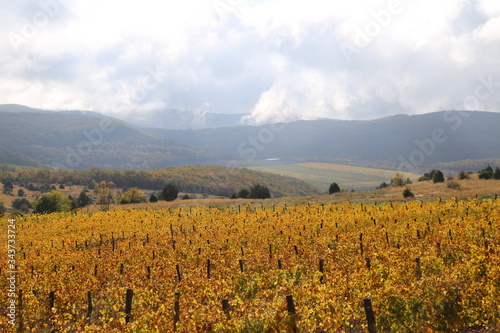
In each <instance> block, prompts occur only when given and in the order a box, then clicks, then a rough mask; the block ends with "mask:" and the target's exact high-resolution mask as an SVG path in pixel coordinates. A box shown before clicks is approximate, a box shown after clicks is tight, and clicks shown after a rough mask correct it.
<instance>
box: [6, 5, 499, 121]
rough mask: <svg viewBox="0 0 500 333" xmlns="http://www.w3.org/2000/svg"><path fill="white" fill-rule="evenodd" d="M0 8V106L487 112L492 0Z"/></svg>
mask: <svg viewBox="0 0 500 333" xmlns="http://www.w3.org/2000/svg"><path fill="white" fill-rule="evenodd" d="M0 5H1V8H2V11H1V12H0V21H1V22H2V24H1V25H0V37H1V39H0V78H1V80H0V104H12V103H14V104H22V105H27V106H30V107H35V108H44V109H51V110H56V109H57V110H76V109H78V110H91V111H97V112H101V113H104V114H107V115H111V116H114V117H118V118H125V117H129V116H131V115H134V116H135V117H137V116H138V115H141V116H143V117H147V115H148V113H149V112H152V111H156V110H162V109H179V110H190V111H195V112H199V113H205V112H214V113H248V115H247V116H246V117H245V122H247V123H252V124H262V123H267V122H280V121H293V120H297V119H316V118H318V117H329V118H336V119H374V118H379V117H384V116H388V115H393V114H421V113H427V112H434V111H440V110H450V109H459V110H485V111H495V112H499V111H500V1H497V0H440V1H434V0H432V1H431V0H418V1H417V0H400V1H398V0H383V1H379V0H349V1H337V0H330V1H325V0H307V1H306V0H183V1H162V2H160V1H154V0H141V1H130V0H120V1H115V0H99V1H97V0H85V1H76V0H40V1H29V0H16V1H10V0H0Z"/></svg>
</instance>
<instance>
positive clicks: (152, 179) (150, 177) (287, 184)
mask: <svg viewBox="0 0 500 333" xmlns="http://www.w3.org/2000/svg"><path fill="white" fill-rule="evenodd" d="M2 170H4V171H2ZM3 179H9V180H11V181H14V182H16V183H20V184H29V183H37V184H44V183H46V184H66V185H82V186H90V185H91V184H93V183H99V182H101V181H112V182H114V183H115V184H116V186H117V187H119V188H130V187H138V188H140V189H145V190H156V191H157V190H161V189H163V188H164V187H165V185H166V184H167V183H174V184H175V185H177V187H178V188H179V190H180V191H181V192H188V193H200V194H204V195H215V196H224V197H230V196H231V195H232V194H233V193H235V192H237V191H238V190H240V189H241V188H247V189H248V188H250V187H251V186H252V185H254V184H260V185H264V186H267V187H268V188H269V191H270V192H271V196H272V197H283V196H304V195H317V194H321V193H322V192H321V191H320V190H318V189H317V188H315V187H314V186H312V185H310V184H308V183H306V182H304V181H302V180H299V179H296V178H291V177H286V176H280V175H276V174H272V173H266V172H259V171H254V170H248V169H245V168H226V167H219V166H212V165H208V166H207V165H198V166H183V167H167V168H163V169H158V170H151V171H144V170H143V171H140V170H115V169H106V170H103V169H95V168H94V169H89V170H81V171H76V170H49V169H35V168H22V167H14V166H8V165H0V180H3Z"/></svg>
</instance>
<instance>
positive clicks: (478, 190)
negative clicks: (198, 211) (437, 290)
mask: <svg viewBox="0 0 500 333" xmlns="http://www.w3.org/2000/svg"><path fill="white" fill-rule="evenodd" d="M455 181H456V182H458V183H459V184H460V187H461V189H451V188H448V186H447V183H446V182H444V183H436V184H434V183H433V182H432V181H424V182H417V183H413V184H410V185H408V187H409V188H410V190H411V191H412V192H413V194H414V195H415V197H414V198H411V199H404V198H403V190H404V189H405V187H388V188H383V189H376V190H366V191H356V192H348V191H343V192H341V193H336V194H332V195H319V196H307V197H283V198H274V199H266V200H253V199H221V198H206V199H187V200H181V199H178V200H175V201H171V202H166V201H159V202H156V203H150V202H147V203H140V204H127V205H119V204H113V205H111V207H110V209H113V210H115V209H161V208H177V207H195V206H217V207H221V206H222V207H223V206H236V205H250V206H260V205H264V206H269V205H284V204H287V205H301V204H321V203H342V202H345V201H349V202H353V203H356V202H365V203H375V202H384V201H405V200H423V201H427V200H436V199H437V198H438V197H441V198H442V199H443V200H445V199H449V198H453V197H457V198H458V199H467V198H475V197H476V196H478V197H491V196H495V195H496V194H500V180H493V179H490V180H482V179H478V175H470V179H465V180H455ZM18 189H19V187H18V186H15V187H14V191H13V192H12V193H13V194H17V190H18ZM82 189H83V187H82V186H71V187H66V189H64V190H59V189H58V191H61V192H62V193H64V194H66V195H71V196H72V197H73V198H77V197H78V195H79V194H80V192H81V191H82ZM24 190H25V192H26V196H25V198H27V199H28V200H30V201H32V200H33V199H34V198H35V197H36V196H39V195H40V192H38V191H33V192H31V191H27V190H26V189H24ZM16 198H19V197H18V196H17V195H5V194H3V193H1V191H0V202H3V203H4V204H5V206H6V207H7V208H8V209H11V208H12V205H11V202H12V201H13V200H14V199H16ZM100 209H101V207H100V206H99V205H91V206H89V207H86V208H84V209H83V210H84V211H90V212H95V211H99V210H100Z"/></svg>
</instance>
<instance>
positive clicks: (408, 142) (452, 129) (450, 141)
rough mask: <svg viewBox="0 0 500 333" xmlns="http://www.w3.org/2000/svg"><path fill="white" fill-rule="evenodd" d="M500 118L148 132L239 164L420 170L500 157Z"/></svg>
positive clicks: (445, 115)
mask: <svg viewBox="0 0 500 333" xmlns="http://www.w3.org/2000/svg"><path fill="white" fill-rule="evenodd" d="M498 125H500V113H492V112H479V111H475V112H460V111H442V112H435V113H428V114H422V115H412V116H409V115H397V116H391V117H386V118H382V119H377V120H369V121H335V120H324V119H323V120H313V121H296V122H293V123H289V124H280V125H265V126H239V127H227V128H216V129H200V130H182V131H172V130H161V129H144V131H145V132H146V133H149V134H151V135H154V136H157V137H161V138H165V139H173V138H175V140H176V141H178V142H181V143H184V144H186V145H189V146H192V147H196V148H199V149H204V150H208V151H212V152H214V153H215V154H217V153H219V152H220V153H222V152H224V153H226V154H229V153H231V154H232V155H233V159H235V160H242V161H243V160H245V162H244V164H245V165H251V164H252V161H258V160H265V159H277V158H279V159H281V160H294V161H317V162H337V163H342V164H346V163H347V164H354V165H361V166H371V167H378V168H387V169H393V170H396V169H398V168H400V167H402V169H403V171H411V172H415V171H420V170H425V169H426V168H427V167H429V166H432V165H434V164H435V163H439V162H451V161H458V160H465V159H484V158H500V149H499V147H500V136H499V135H498Z"/></svg>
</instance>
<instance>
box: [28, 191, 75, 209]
mask: <svg viewBox="0 0 500 333" xmlns="http://www.w3.org/2000/svg"><path fill="white" fill-rule="evenodd" d="M72 204H73V203H72V200H71V199H70V198H69V197H67V196H65V195H64V194H62V193H61V192H59V191H56V190H54V191H51V192H49V193H47V194H45V195H43V196H42V197H41V198H39V199H37V200H35V203H34V210H33V213H36V214H50V213H54V212H66V211H69V210H71V206H72Z"/></svg>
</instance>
